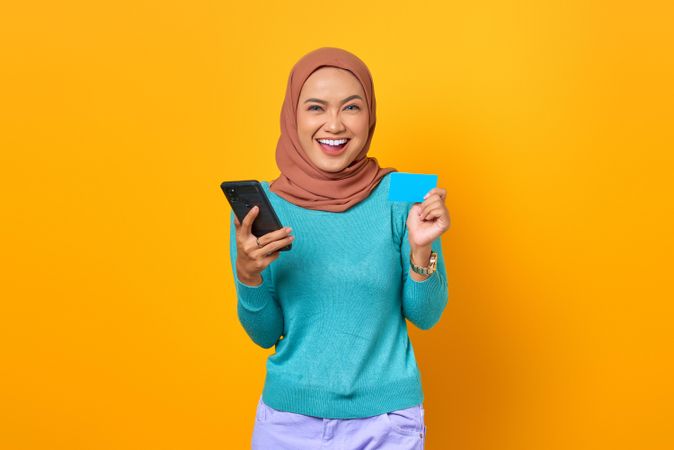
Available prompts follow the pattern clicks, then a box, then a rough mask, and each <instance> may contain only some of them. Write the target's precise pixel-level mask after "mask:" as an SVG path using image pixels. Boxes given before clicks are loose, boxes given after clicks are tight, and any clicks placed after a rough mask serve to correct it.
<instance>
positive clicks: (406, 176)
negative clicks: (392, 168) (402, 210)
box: [388, 172, 438, 202]
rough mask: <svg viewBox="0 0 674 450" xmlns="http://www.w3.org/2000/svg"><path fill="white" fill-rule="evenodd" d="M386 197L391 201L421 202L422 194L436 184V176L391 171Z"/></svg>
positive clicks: (422, 199)
mask: <svg viewBox="0 0 674 450" xmlns="http://www.w3.org/2000/svg"><path fill="white" fill-rule="evenodd" d="M389 176H390V177H391V184H390V187H389V191H388V199H389V201H392V202H423V201H424V195H426V194H427V193H428V191H430V190H431V189H433V188H434V187H436V186H437V185H438V176H437V175H432V174H424V173H408V172H391V174H390V175H389Z"/></svg>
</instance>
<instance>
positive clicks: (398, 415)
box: [252, 396, 426, 450]
mask: <svg viewBox="0 0 674 450" xmlns="http://www.w3.org/2000/svg"><path fill="white" fill-rule="evenodd" d="M425 441H426V425H425V422H424V407H423V404H418V405H416V406H412V407H411V408H405V409H399V410H397V411H391V412H387V413H384V414H379V415H378V416H371V417H363V418H358V419H323V418H321V417H314V416H305V415H303V414H297V413H292V412H287V411H279V410H277V409H274V408H272V407H271V406H269V405H267V404H265V403H264V402H263V401H262V396H260V401H259V402H258V404H257V412H256V417H255V427H254V428H253V441H252V449H253V450H328V449H330V450H375V449H380V450H388V449H390V450H423V448H424V442H425Z"/></svg>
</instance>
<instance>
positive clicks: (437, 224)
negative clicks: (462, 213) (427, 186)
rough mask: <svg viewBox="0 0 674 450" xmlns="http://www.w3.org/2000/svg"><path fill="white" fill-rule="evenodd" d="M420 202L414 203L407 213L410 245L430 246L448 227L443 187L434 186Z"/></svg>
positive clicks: (415, 246) (413, 247)
mask: <svg viewBox="0 0 674 450" xmlns="http://www.w3.org/2000/svg"><path fill="white" fill-rule="evenodd" d="M426 195H427V196H426V199H425V200H424V201H423V202H422V203H415V204H414V205H413V206H412V208H411V209H410V212H409V214H408V215H407V230H408V239H409V241H410V247H411V248H412V249H413V250H414V249H419V248H424V247H430V246H431V244H432V243H433V241H434V240H435V239H437V238H438V236H440V235H441V234H442V233H444V232H445V231H447V230H448V229H449V212H448V211H447V207H446V206H445V197H447V191H446V190H445V189H442V188H439V187H435V188H433V189H431V190H430V191H428V193H427V194H426Z"/></svg>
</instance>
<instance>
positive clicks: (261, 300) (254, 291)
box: [234, 275, 271, 311]
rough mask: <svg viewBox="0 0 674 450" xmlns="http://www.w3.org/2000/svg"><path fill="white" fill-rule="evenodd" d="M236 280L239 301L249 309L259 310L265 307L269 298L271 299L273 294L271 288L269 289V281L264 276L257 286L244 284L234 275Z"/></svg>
mask: <svg viewBox="0 0 674 450" xmlns="http://www.w3.org/2000/svg"><path fill="white" fill-rule="evenodd" d="M234 279H235V282H236V292H237V294H238V298H239V303H241V305H242V306H243V307H244V308H246V309H247V310H249V311H259V310H261V309H263V308H264V307H265V306H266V305H267V303H268V302H269V300H271V294H270V292H269V289H267V283H266V282H265V280H264V277H262V283H260V284H258V285H257V286H250V285H247V284H244V283H243V282H242V281H241V280H239V277H238V276H236V275H234Z"/></svg>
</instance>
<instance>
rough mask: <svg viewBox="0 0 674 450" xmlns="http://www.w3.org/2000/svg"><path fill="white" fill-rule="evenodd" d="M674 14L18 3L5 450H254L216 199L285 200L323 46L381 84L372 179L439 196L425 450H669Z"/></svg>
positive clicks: (0, 28) (5, 90) (6, 94)
mask: <svg viewBox="0 0 674 450" xmlns="http://www.w3.org/2000/svg"><path fill="white" fill-rule="evenodd" d="M665 3H666V2H664V1H663V2H661V3H659V4H658V3H655V2H650V1H643V2H614V1H603V2H600V1H589V2H588V1H587V0H571V1H553V2H521V1H509V2H497V1H485V0H478V1H471V2H440V1H436V2H412V3H392V2H389V1H386V2H383V1H382V2H364V1H357V2H352V1H342V2H328V3H321V2H318V3H317V2H313V1H312V2H309V1H302V2H294V3H292V5H291V4H290V2H280V1H275V2H250V3H248V4H244V3H243V2H237V3H227V2H214V1H199V0H194V1H190V2H188V1H171V2H166V1H147V0H145V1H139V0H134V1H124V0H122V1H116V2H91V1H87V2H85V1H78V2H76V1H66V2H45V1H28V2H12V3H9V2H7V4H4V5H3V6H2V11H1V12H0V38H1V39H0V42H1V44H0V61H1V63H0V64H1V70H0V127H1V130H0V149H1V155H2V156H1V158H2V159H1V160H0V165H1V167H2V173H1V174H0V180H1V181H0V182H1V183H2V184H1V185H0V188H1V190H2V208H1V214H2V217H1V221H0V223H1V225H0V227H1V228H0V232H1V235H2V241H3V242H2V256H3V257H2V270H1V272H0V273H1V275H0V276H1V277H2V278H1V279H0V281H1V286H2V291H1V292H0V295H1V303H0V305H1V310H0V342H1V344H0V349H1V353H0V363H1V367H0V368H1V371H0V395H1V397H0V448H2V449H7V450H23V449H45V450H47V449H49V450H52V449H68V450H79V449H92V450H93V449H96V450H108V449H116V450H117V449H134V450H135V449H139V450H140V449H143V450H150V449H167V450H168V449H171V450H173V449H200V450H206V449H224V448H227V449H230V448H231V449H234V448H237V449H238V448H241V449H243V448H247V447H248V446H249V442H250V435H251V432H252V427H253V421H254V413H255V406H256V403H257V400H258V398H259V395H260V392H261V390H262V383H263V381H264V363H265V359H266V357H267V355H268V354H270V353H271V352H273V349H270V350H264V349H262V348H259V347H256V346H255V344H253V343H252V341H250V339H249V338H248V337H247V335H246V334H245V332H244V330H243V328H242V327H241V326H240V324H239V323H238V319H237V317H236V307H235V291H234V286H233V284H232V277H231V267H230V263H229V255H228V232H229V229H228V218H229V207H228V205H227V203H226V200H225V197H224V195H223V193H222V192H221V191H220V188H219V184H220V182H221V181H223V180H228V179H245V178H256V179H261V180H271V179H273V178H275V177H276V176H277V174H278V171H277V168H276V164H275V160H274V151H275V145H276V140H277V138H278V133H279V113H280V107H281V102H282V100H283V96H284V90H285V86H286V81H287V76H288V73H289V71H290V68H291V67H292V65H293V64H294V63H295V61H296V60H297V59H299V58H300V57H301V56H302V55H304V54H305V53H306V52H308V51H310V50H313V49H315V48H317V47H320V46H338V47H342V48H345V49H347V50H350V51H352V52H354V53H355V54H356V55H358V56H359V57H361V58H362V59H363V60H364V61H365V62H366V64H367V65H368V66H369V68H370V70H371V72H372V74H373V77H374V82H375V92H376V95H377V100H378V111H377V112H378V125H377V129H376V132H375V137H374V139H373V143H372V147H371V152H370V155H371V156H375V157H376V158H377V159H378V160H379V162H380V164H381V165H382V166H385V167H396V168H397V169H398V170H400V171H407V172H423V173H438V174H439V185H440V186H441V187H444V188H446V189H447V190H448V193H449V195H448V199H447V206H448V209H449V211H450V215H451V217H452V227H451V228H450V230H449V231H448V232H447V233H446V234H445V235H444V236H443V248H444V252H445V255H446V256H445V258H446V263H447V270H448V278H449V285H450V299H449V304H448V306H447V309H446V310H445V313H444V315H443V317H442V320H441V322H440V323H439V324H438V325H437V326H436V327H434V328H433V329H431V330H429V331H420V330H418V329H415V328H414V327H413V326H410V329H411V335H412V341H413V344H414V348H415V350H416V354H417V357H418V361H419V365H420V369H421V372H422V381H423V384H424V390H425V395H426V399H425V407H426V413H427V416H426V420H427V426H428V436H427V448H428V449H461V450H473V449H475V450H477V449H493V450H509V449H512V450H540V449H571V448H573V449H588V450H589V449H623V448H624V449H666V448H667V449H671V448H673V447H674V438H673V437H672V432H671V425H672V422H673V420H674V411H673V408H674V406H673V405H674V392H673V391H674V389H673V387H672V379H674V373H673V370H672V360H673V358H674V352H673V351H672V342H674V331H673V330H672V319H673V314H672V313H673V309H674V308H673V307H672V300H673V299H674V295H673V294H674V289H673V288H672V273H673V272H674V271H673V264H672V255H673V252H674V248H673V247H674V245H673V244H674V239H673V236H672V234H673V233H672V231H673V230H674V211H673V201H672V198H673V197H672V196H673V194H674V188H673V186H672V178H673V174H674V170H673V169H674V167H673V166H674V164H673V163H674V157H673V155H672V152H673V150H674V146H673V145H672V142H673V137H674V136H673V128H674V126H673V123H674V121H673V119H674V111H673V109H674V106H673V105H674V95H673V88H672V80H673V79H674V64H673V62H672V55H673V54H674V53H673V51H674V45H673V44H674V40H673V33H672V30H671V29H672V27H671V18H672V10H671V8H670V9H668V8H665V7H664V5H665ZM298 238H300V237H298Z"/></svg>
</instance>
